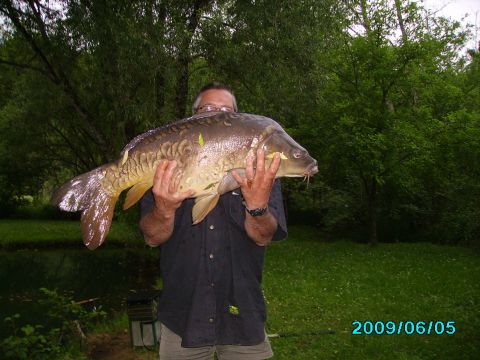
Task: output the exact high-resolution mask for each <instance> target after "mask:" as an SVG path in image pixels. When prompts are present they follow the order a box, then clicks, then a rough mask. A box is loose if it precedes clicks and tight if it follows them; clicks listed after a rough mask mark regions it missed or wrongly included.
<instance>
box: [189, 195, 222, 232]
mask: <svg viewBox="0 0 480 360" xmlns="http://www.w3.org/2000/svg"><path fill="white" fill-rule="evenodd" d="M218 199H220V195H219V194H218V193H212V194H207V195H204V196H200V197H197V198H196V199H195V205H194V206H193V209H192V220H193V224H194V225H195V224H198V223H199V222H200V221H202V220H203V219H205V217H206V216H207V215H208V213H209V212H210V211H212V209H213V208H214V207H215V206H216V205H217V203H218Z"/></svg>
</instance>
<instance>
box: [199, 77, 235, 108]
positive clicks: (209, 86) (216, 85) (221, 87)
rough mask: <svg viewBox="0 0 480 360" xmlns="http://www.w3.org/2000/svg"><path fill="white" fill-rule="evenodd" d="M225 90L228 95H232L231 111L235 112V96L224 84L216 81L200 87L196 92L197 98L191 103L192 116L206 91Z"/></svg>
mask: <svg viewBox="0 0 480 360" xmlns="http://www.w3.org/2000/svg"><path fill="white" fill-rule="evenodd" d="M213 89H214V90H226V91H228V92H229V93H230V94H232V97H233V110H234V111H237V110H238V109H237V99H235V94H234V93H233V90H232V89H231V88H230V87H229V86H227V85H225V84H222V83H220V82H218V81H214V82H211V83H208V84H207V85H205V86H204V87H202V88H201V89H200V91H199V92H198V94H197V96H196V97H195V100H194V101H193V105H192V114H195V113H196V112H197V110H198V105H200V101H201V100H202V94H203V93H204V92H205V91H207V90H213Z"/></svg>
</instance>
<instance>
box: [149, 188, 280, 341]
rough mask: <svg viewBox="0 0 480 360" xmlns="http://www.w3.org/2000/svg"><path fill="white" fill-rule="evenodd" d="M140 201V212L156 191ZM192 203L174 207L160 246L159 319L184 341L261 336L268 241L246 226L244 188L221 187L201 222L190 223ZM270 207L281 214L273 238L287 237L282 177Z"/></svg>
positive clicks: (273, 212)
mask: <svg viewBox="0 0 480 360" xmlns="http://www.w3.org/2000/svg"><path fill="white" fill-rule="evenodd" d="M141 205H142V206H141V208H142V216H143V215H144V214H146V213H148V212H149V211H150V210H151V208H152V206H153V195H152V192H151V191H149V192H148V193H147V194H146V195H145V196H144V197H143V199H142V202H141ZM193 205H194V200H193V199H187V200H185V201H184V202H183V204H182V206H181V207H180V208H179V209H177V211H176V214H175V226H174V230H173V233H172V236H171V237H170V239H168V241H167V242H165V243H164V244H163V245H162V246H161V270H162V278H163V291H162V297H161V299H160V306H159V312H158V315H159V320H160V321H161V322H162V323H163V324H164V325H165V326H167V327H168V328H169V329H170V330H172V331H173V332H175V333H176V334H178V335H179V336H180V337H181V338H182V346H183V347H198V346H207V345H216V344H234V345H256V344H259V343H261V342H262V341H263V340H264V339H265V320H266V311H265V302H264V298H263V293H262V289H261V281H262V270H263V262H264V255H265V247H263V246H258V245H256V244H255V243H254V242H253V240H252V239H250V238H249V237H248V235H247V233H246V231H245V225H244V222H245V208H244V207H243V205H242V196H241V192H240V189H236V190H234V191H231V192H229V193H226V194H224V195H222V196H221V197H220V200H219V202H218V204H217V206H216V207H215V208H214V209H213V210H212V212H211V213H210V214H208V216H207V217H206V218H205V219H204V220H203V221H202V222H200V223H199V224H197V225H192V207H193ZM269 211H270V212H271V213H272V215H273V216H274V217H275V218H276V219H277V222H278V227H277V230H276V232H275V234H274V237H273V240H280V239H282V238H284V237H286V235H287V227H286V223H285V213H284V209H283V202H282V194H281V190H280V181H279V180H276V181H275V183H274V186H273V189H272V192H271V195H270V201H269Z"/></svg>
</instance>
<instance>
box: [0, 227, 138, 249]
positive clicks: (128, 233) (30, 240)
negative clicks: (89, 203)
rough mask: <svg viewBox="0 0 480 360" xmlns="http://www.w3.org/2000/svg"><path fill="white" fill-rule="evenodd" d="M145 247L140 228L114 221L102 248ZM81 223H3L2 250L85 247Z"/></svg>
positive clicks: (0, 240)
mask: <svg viewBox="0 0 480 360" xmlns="http://www.w3.org/2000/svg"><path fill="white" fill-rule="evenodd" d="M127 245H128V246H130V247H135V246H140V247H141V246H144V242H143V239H142V237H141V235H140V232H139V230H138V228H137V227H135V226H133V225H129V224H125V223H120V222H115V221H114V222H113V223H112V226H111V228H110V232H109V233H108V235H107V238H106V239H105V242H104V244H103V245H102V246H127ZM82 246H84V245H83V241H82V233H81V231H80V221H62V220H0V249H1V248H3V249H16V248H30V247H33V248H43V247H82Z"/></svg>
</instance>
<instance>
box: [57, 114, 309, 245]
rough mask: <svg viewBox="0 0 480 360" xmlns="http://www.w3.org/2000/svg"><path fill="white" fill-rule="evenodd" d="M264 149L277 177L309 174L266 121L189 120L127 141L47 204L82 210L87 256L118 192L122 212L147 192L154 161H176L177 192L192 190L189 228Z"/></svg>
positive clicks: (103, 231) (291, 143)
mask: <svg viewBox="0 0 480 360" xmlns="http://www.w3.org/2000/svg"><path fill="white" fill-rule="evenodd" d="M259 147H262V148H263V149H264V150H265V163H266V164H267V165H268V164H269V163H270V162H271V161H272V159H273V156H274V154H275V153H277V152H278V153H280V157H281V159H282V161H281V164H280V168H279V170H278V172H277V177H281V176H289V177H294V176H299V177H300V176H302V177H305V176H306V177H309V176H311V175H313V174H315V173H316V172H317V171H318V169H317V162H316V160H314V159H313V158H312V157H310V156H309V154H308V152H307V151H306V150H305V149H304V148H303V147H301V146H300V145H299V144H297V143H296V142H295V140H293V139H292V138H291V137H290V136H289V135H288V134H287V133H286V132H285V131H284V130H283V129H282V127H281V126H280V125H279V124H278V123H276V122H275V121H274V120H272V119H269V118H267V117H263V116H258V115H251V114H244V113H230V112H209V113H202V114H199V115H195V116H193V117H191V118H188V119H185V120H181V121H178V122H175V123H172V124H169V125H166V126H162V127H159V128H157V129H154V130H150V131H148V132H146V133H144V134H141V135H139V136H137V137H136V138H134V139H133V140H132V141H131V142H130V143H129V144H128V145H127V146H126V147H125V148H124V149H123V151H122V153H121V156H120V158H119V159H118V160H117V161H114V162H111V163H108V164H106V165H103V166H100V167H98V168H96V169H94V170H92V171H90V172H87V173H85V174H82V175H79V176H77V177H75V178H73V179H72V180H70V181H68V182H67V183H65V184H64V185H63V186H62V187H61V188H60V189H58V190H57V191H56V192H55V194H54V195H53V198H52V201H53V203H54V204H55V205H58V206H59V207H60V209H62V210H64V211H82V217H81V228H82V235H83V241H84V243H85V245H86V246H87V247H88V248H89V249H92V250H93V249H95V248H97V247H98V246H100V245H101V244H102V243H103V240H104V239H105V236H106V235H107V233H108V231H109V229H110V223H111V221H112V216H113V210H114V208H115V203H116V202H117V200H118V197H119V195H120V193H121V192H122V191H123V190H126V189H128V188H131V189H130V190H129V191H128V193H127V196H126V199H125V203H124V204H123V208H124V209H128V208H129V207H131V206H132V205H133V204H135V203H136V202H137V201H138V200H140V198H141V197H142V196H143V195H144V194H145V192H146V191H147V190H148V189H149V188H150V187H152V184H153V177H154V175H155V171H156V168H157V165H158V164H159V162H160V160H162V159H168V160H176V161H177V167H176V171H177V172H179V176H181V180H180V183H179V190H180V191H186V190H188V189H193V190H195V195H194V197H195V198H196V199H195V205H194V207H193V212H192V223H193V224H197V223H199V222H200V221H202V220H203V219H204V218H205V216H207V214H208V213H209V212H210V211H211V210H212V209H213V208H214V207H215V205H216V204H217V202H218V199H219V197H220V195H222V194H224V193H226V192H228V191H231V190H234V189H236V188H238V187H239V185H238V183H237V181H235V179H234V178H233V176H232V174H231V170H233V169H235V170H236V172H237V173H238V174H239V175H241V176H245V166H246V157H247V156H248V155H250V156H253V157H255V156H256V150H257V148H259Z"/></svg>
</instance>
